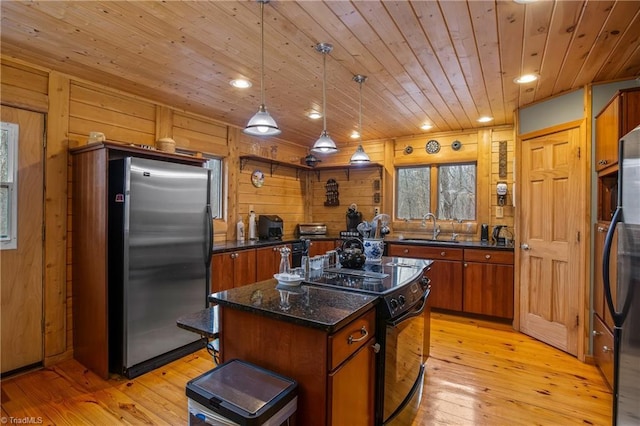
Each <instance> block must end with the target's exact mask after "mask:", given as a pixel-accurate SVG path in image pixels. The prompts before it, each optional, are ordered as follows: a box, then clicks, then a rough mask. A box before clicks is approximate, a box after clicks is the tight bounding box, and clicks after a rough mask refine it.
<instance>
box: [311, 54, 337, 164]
mask: <svg viewBox="0 0 640 426" xmlns="http://www.w3.org/2000/svg"><path fill="white" fill-rule="evenodd" d="M316 50H317V51H318V52H320V53H322V119H323V127H322V133H321V134H320V137H319V138H318V140H317V141H316V142H315V143H314V144H313V147H312V148H311V152H315V153H319V154H332V153H334V152H338V147H336V143H335V142H334V141H333V139H331V136H329V133H328V132H327V53H329V52H331V50H333V45H331V44H329V43H318V44H317V45H316Z"/></svg>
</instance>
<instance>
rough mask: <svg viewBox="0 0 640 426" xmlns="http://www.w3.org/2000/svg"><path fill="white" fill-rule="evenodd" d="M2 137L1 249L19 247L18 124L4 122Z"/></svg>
mask: <svg viewBox="0 0 640 426" xmlns="http://www.w3.org/2000/svg"><path fill="white" fill-rule="evenodd" d="M1 131H2V137H1V138H0V249H3V250H5V249H15V248H17V247H18V125H17V124H13V123H4V122H3V123H2V130H1Z"/></svg>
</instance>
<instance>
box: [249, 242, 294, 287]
mask: <svg viewBox="0 0 640 426" xmlns="http://www.w3.org/2000/svg"><path fill="white" fill-rule="evenodd" d="M282 247H289V250H291V244H283V245H278V246H272V247H263V248H259V249H256V281H264V280H268V279H269V278H273V274H277V273H278V271H279V270H280V259H282V256H281V255H280V249H281V248H282ZM291 262H292V259H291V255H289V264H290V265H291Z"/></svg>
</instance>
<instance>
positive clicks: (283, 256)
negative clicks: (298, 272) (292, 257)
mask: <svg viewBox="0 0 640 426" xmlns="http://www.w3.org/2000/svg"><path fill="white" fill-rule="evenodd" d="M290 253H291V249H290V248H289V247H282V248H280V271H279V272H280V273H281V274H288V273H289V271H290V270H291V265H290V263H289V254H290Z"/></svg>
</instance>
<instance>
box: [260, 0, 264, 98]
mask: <svg viewBox="0 0 640 426" xmlns="http://www.w3.org/2000/svg"><path fill="white" fill-rule="evenodd" d="M260 60H261V70H260V95H261V98H262V99H261V101H260V103H261V105H264V1H261V2H260Z"/></svg>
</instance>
